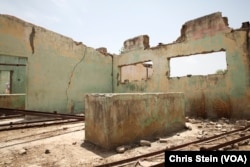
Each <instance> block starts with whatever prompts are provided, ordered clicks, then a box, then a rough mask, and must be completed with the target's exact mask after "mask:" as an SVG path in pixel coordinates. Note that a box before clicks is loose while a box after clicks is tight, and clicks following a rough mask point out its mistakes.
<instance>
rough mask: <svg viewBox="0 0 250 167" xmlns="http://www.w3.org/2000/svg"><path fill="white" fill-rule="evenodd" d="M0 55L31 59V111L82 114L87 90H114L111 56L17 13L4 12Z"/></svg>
mask: <svg viewBox="0 0 250 167" xmlns="http://www.w3.org/2000/svg"><path fill="white" fill-rule="evenodd" d="M0 55H6V56H9V57H25V58H27V66H26V78H25V79H26V90H25V93H26V102H25V103H26V105H25V106H26V107H25V108H26V109H28V110H39V111H49V112H52V111H58V112H62V113H80V112H83V110H84V96H85V94H86V93H93V92H100V93H102V92H103V93H110V92H112V58H111V56H105V55H104V54H101V53H99V52H98V51H96V50H95V49H93V48H90V47H87V46H86V45H84V44H82V43H81V42H76V41H73V40H72V39H71V38H68V37H65V36H62V35H60V34H57V33H54V32H52V31H49V30H46V29H44V28H42V27H39V26H35V25H33V24H30V23H27V22H25V21H23V20H20V19H18V18H15V17H13V16H8V15H0ZM2 58H3V57H2Z"/></svg>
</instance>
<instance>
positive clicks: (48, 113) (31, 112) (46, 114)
mask: <svg viewBox="0 0 250 167" xmlns="http://www.w3.org/2000/svg"><path fill="white" fill-rule="evenodd" d="M0 113H5V114H6V113H18V114H25V115H35V116H49V117H57V118H72V119H79V120H84V118H85V117H84V116H78V115H72V114H58V113H50V112H42V111H33V110H21V109H9V108H0Z"/></svg>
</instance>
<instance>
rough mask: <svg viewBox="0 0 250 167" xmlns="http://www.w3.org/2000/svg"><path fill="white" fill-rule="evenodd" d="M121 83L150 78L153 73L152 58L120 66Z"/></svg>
mask: <svg viewBox="0 0 250 167" xmlns="http://www.w3.org/2000/svg"><path fill="white" fill-rule="evenodd" d="M120 73H121V78H120V81H121V83H127V82H132V81H141V80H148V79H150V78H151V77H152V75H153V62H152V61H151V60H149V61H145V62H140V63H135V64H130V65H122V66H120Z"/></svg>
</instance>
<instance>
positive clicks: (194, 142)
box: [96, 125, 250, 167]
mask: <svg viewBox="0 0 250 167" xmlns="http://www.w3.org/2000/svg"><path fill="white" fill-rule="evenodd" d="M248 128H250V125H249V126H246V127H244V128H240V129H236V130H233V131H230V132H226V133H222V134H219V135H215V136H212V137H208V138H205V139H201V140H196V141H193V142H189V143H185V144H181V145H178V146H174V147H171V148H167V149H161V150H158V151H155V152H150V153H147V154H143V155H139V156H136V157H132V158H128V159H123V160H120V161H115V162H110V163H106V164H102V165H97V166H96V167H111V166H117V165H121V164H125V163H129V162H135V161H138V160H140V159H141V158H147V157H152V156H156V155H159V154H162V153H165V151H175V150H177V149H180V148H183V147H186V146H189V145H193V144H198V143H203V142H205V141H209V140H212V139H216V138H219V137H222V136H225V135H229V134H233V133H236V132H240V131H244V130H246V129H248ZM248 138H250V135H248V136H244V137H241V138H238V139H235V140H231V141H228V142H226V143H223V144H219V145H217V146H213V147H209V148H207V149H208V150H216V149H219V148H222V147H225V146H227V145H230V144H234V143H237V142H240V141H243V140H246V139H248ZM164 164H165V162H161V163H158V164H157V165H153V166H164Z"/></svg>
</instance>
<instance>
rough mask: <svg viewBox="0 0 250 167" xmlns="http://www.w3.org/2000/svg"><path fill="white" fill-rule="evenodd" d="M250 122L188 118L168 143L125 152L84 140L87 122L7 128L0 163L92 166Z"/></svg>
mask: <svg viewBox="0 0 250 167" xmlns="http://www.w3.org/2000/svg"><path fill="white" fill-rule="evenodd" d="M8 121H10V120H8ZM12 121H13V120H12ZM247 123H249V121H246V120H245V122H244V121H238V122H237V121H236V122H235V121H229V120H225V119H224V120H217V121H211V120H199V119H187V123H186V124H187V126H188V127H190V129H185V130H183V131H180V132H176V133H174V134H170V135H169V136H164V137H161V139H166V140H167V142H163V143H161V142H159V138H158V137H156V139H155V140H154V141H151V146H150V147H149V146H140V145H139V144H135V145H130V146H129V147H130V148H129V149H128V150H126V151H125V152H124V153H117V152H116V151H115V150H114V151H105V150H103V149H100V148H98V147H96V146H94V145H91V144H89V143H84V134H85V132H84V123H72V124H64V125H56V126H49V127H42V128H30V129H22V130H12V131H3V132H0V159H1V161H0V166H1V167H5V166H6V167H64V166H65V167H71V166H72V167H82V166H87V167H89V166H94V165H97V164H102V163H105V162H112V161H115V160H120V159H124V158H128V157H134V156H137V155H141V154H145V153H148V152H150V151H156V150H160V149H164V148H166V147H170V146H173V145H179V144H183V143H187V142H190V141H194V140H197V138H200V137H202V136H212V135H216V134H218V133H222V132H224V131H229V130H233V129H235V128H237V127H240V126H242V124H247ZM249 144H250V142H249ZM249 144H248V145H245V146H241V147H240V148H239V150H250V145H249Z"/></svg>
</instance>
